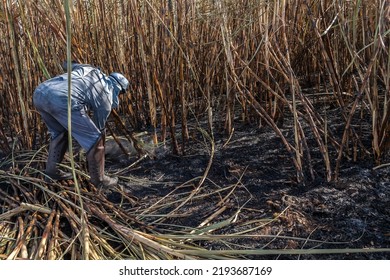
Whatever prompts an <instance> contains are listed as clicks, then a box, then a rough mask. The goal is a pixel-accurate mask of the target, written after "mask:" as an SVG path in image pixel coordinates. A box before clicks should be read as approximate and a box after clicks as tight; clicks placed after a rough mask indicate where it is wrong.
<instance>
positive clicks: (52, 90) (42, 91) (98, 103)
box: [33, 64, 129, 187]
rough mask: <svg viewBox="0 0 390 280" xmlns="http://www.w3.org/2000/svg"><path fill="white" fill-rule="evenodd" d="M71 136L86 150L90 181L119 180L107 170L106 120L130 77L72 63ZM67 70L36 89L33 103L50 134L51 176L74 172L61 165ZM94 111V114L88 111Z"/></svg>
mask: <svg viewBox="0 0 390 280" xmlns="http://www.w3.org/2000/svg"><path fill="white" fill-rule="evenodd" d="M71 79H72V96H71V106H72V107H71V110H72V118H71V122H72V137H73V138H75V139H76V141H77V142H78V143H79V144H80V146H81V147H83V148H84V150H85V151H86V152H87V161H88V170H89V174H90V176H91V183H93V184H94V185H95V186H97V187H110V186H114V185H116V184H117V182H118V178H111V177H109V176H107V175H105V174H104V142H105V129H104V128H105V124H106V121H107V119H108V116H109V115H110V113H111V110H112V108H116V107H118V105H119V98H118V96H119V95H120V94H121V93H124V92H125V91H126V90H127V88H128V87H129V81H128V80H127V79H126V78H125V77H124V76H123V75H122V74H119V73H111V74H110V75H109V76H107V75H105V74H104V73H102V72H101V71H100V70H99V69H98V68H95V67H92V66H91V65H85V64H72V73H71ZM67 98H68V74H67V73H66V74H63V75H60V76H57V77H54V78H52V79H49V80H47V81H45V82H43V83H42V84H40V85H39V86H38V87H37V88H36V90H35V91H34V96H33V101H34V105H35V107H36V108H37V110H38V111H39V113H40V114H41V116H42V118H43V120H44V122H45V123H46V125H47V127H48V129H49V132H50V134H51V141H50V146H49V155H48V159H47V164H46V171H45V173H46V175H47V176H48V177H50V178H51V179H52V180H67V179H72V174H71V173H66V172H63V171H61V170H59V169H58V166H57V164H58V163H60V162H61V161H62V160H63V158H64V155H65V152H66V150H67V147H68V118H67V115H68V112H67V110H68V109H67V106H68V105H67ZM89 111H91V112H92V118H90V117H89V115H88V112H89Z"/></svg>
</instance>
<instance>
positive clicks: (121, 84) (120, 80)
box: [109, 72, 130, 93]
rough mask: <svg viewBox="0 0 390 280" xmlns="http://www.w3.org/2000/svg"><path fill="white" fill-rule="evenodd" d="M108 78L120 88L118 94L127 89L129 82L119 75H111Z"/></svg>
mask: <svg viewBox="0 0 390 280" xmlns="http://www.w3.org/2000/svg"><path fill="white" fill-rule="evenodd" d="M109 78H110V79H111V81H112V82H114V83H116V84H117V85H118V86H119V87H120V88H121V91H120V93H124V92H125V91H126V90H127V89H128V88H129V84H130V83H129V81H128V80H127V79H126V78H125V76H123V75H122V74H121V73H116V72H114V73H111V74H110V76H109Z"/></svg>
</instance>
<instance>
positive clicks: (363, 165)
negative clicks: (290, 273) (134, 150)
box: [106, 108, 390, 259]
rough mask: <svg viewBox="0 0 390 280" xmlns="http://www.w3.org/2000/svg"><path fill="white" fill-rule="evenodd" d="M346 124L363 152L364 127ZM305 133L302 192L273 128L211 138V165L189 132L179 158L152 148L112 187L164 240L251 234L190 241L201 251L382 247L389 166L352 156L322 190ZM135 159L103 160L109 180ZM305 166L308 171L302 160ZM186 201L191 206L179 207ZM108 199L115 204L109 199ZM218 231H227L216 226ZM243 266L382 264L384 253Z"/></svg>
mask: <svg viewBox="0 0 390 280" xmlns="http://www.w3.org/2000/svg"><path fill="white" fill-rule="evenodd" d="M327 114H328V116H333V120H332V122H331V124H330V125H331V131H332V132H334V133H335V137H341V133H342V127H343V122H342V121H341V120H340V114H339V112H338V111H337V109H335V110H334V111H332V110H331V108H330V109H329V110H328V111H327ZM303 123H304V122H303ZM353 125H356V126H358V127H359V128H360V131H363V132H362V133H363V134H364V133H366V134H367V137H365V138H364V137H363V138H364V140H365V141H366V143H364V144H365V145H366V146H367V147H370V141H371V140H370V138H369V121H367V122H366V123H364V122H363V123H359V124H353ZM205 127H207V126H205ZM304 129H305V131H307V141H308V144H309V147H310V148H311V151H310V155H311V158H310V163H311V165H312V166H313V170H314V171H315V173H314V178H313V179H312V178H311V176H310V172H309V171H308V168H306V170H305V171H304V172H305V176H306V178H307V180H306V181H305V183H302V182H301V183H298V182H297V180H296V177H297V176H296V175H297V174H296V171H295V168H294V165H293V162H292V160H291V156H290V155H289V154H288V153H287V152H286V149H285V147H284V145H283V144H282V142H281V141H280V138H279V137H278V136H277V135H276V134H275V132H274V131H273V130H272V129H270V128H269V127H267V126H259V125H255V124H251V125H249V124H243V123H240V122H237V124H236V125H235V130H234V133H233V134H232V135H231V137H229V135H226V134H224V133H223V132H214V135H213V137H214V144H215V148H214V154H213V156H211V153H212V151H211V144H210V143H211V142H210V141H209V140H208V139H207V137H205V136H204V133H203V134H202V133H201V132H200V131H197V133H194V134H193V135H191V137H190V140H189V142H188V143H187V145H186V148H185V153H184V154H183V155H180V156H177V155H174V154H172V152H171V148H170V145H169V144H166V145H165V146H164V145H163V146H160V147H158V148H156V150H155V158H146V159H144V160H141V161H139V162H138V163H137V164H135V165H134V166H133V167H132V168H130V169H127V170H126V171H125V172H124V173H122V174H121V175H123V176H125V177H128V178H131V179H130V180H122V179H123V178H122V179H121V178H120V179H121V182H122V184H123V186H124V187H125V190H126V192H127V193H128V194H129V195H131V196H133V197H136V198H137V199H138V205H136V206H132V207H135V209H137V211H138V212H142V209H150V208H151V207H154V208H155V209H156V210H155V214H156V216H158V217H160V215H168V216H167V218H166V219H165V220H163V221H162V220H161V219H160V218H156V217H153V216H151V217H149V218H145V219H146V221H147V222H148V223H149V224H151V225H153V224H154V223H156V222H157V221H158V222H159V223H160V226H159V228H160V230H163V231H166V233H171V232H174V231H175V230H176V231H179V230H180V229H183V228H184V229H189V228H199V229H204V228H207V227H209V228H207V229H208V230H209V231H210V234H215V235H226V234H234V233H237V234H239V233H241V234H242V233H244V232H247V234H248V235H250V237H247V238H238V239H234V238H232V239H221V240H218V241H213V242H210V241H197V242H198V244H200V245H202V246H203V247H205V248H208V249H214V250H221V249H230V250H234V249H311V248H317V249H340V248H344V249H345V248H349V249H350V248H357V249H362V248H390V207H389V205H390V167H386V166H383V167H382V168H378V169H375V168H374V167H375V164H374V162H373V161H372V160H371V158H372V157H370V156H368V155H367V156H364V153H365V152H364V151H360V150H359V151H358V153H359V154H360V156H359V160H355V161H354V160H353V155H351V159H348V157H346V159H345V160H343V161H342V163H341V166H340V174H339V179H338V180H337V181H332V182H328V181H327V180H326V176H325V170H324V163H323V159H322V156H321V153H320V152H319V149H318V148H316V147H317V146H316V144H315V140H314V139H313V137H312V136H311V135H310V130H309V129H308V127H305V128H304ZM217 130H218V129H215V131H217ZM282 133H283V134H284V135H285V136H286V137H287V138H289V139H291V137H293V134H292V123H291V120H290V122H289V121H288V120H287V121H285V124H284V128H283V129H282ZM338 139H340V138H338ZM330 146H331V145H329V147H330ZM330 154H331V164H332V166H335V158H336V157H337V155H336V154H335V151H332V150H331V149H330ZM388 159H389V157H388V156H387V158H384V161H385V162H386V160H387V161H388ZM135 160H136V158H135V157H130V158H123V156H122V157H121V156H114V155H113V154H111V155H108V156H107V164H106V165H107V168H106V169H107V170H108V171H109V172H110V170H111V172H113V171H115V170H117V168H118V167H122V168H123V167H124V166H128V165H129V164H130V163H134V162H135ZM209 163H211V165H210V168H209V169H208V168H207V167H208V164H209ZM304 165H305V166H306V167H308V166H309V164H308V160H307V161H305V164H304ZM333 169H334V168H333ZM191 193H192V194H194V195H193V196H192V197H191ZM186 197H189V198H190V199H188V201H186V203H185V204H183V205H181V202H183V201H185V198H186ZM110 199H111V200H113V201H115V200H118V199H119V198H118V197H117V196H116V195H115V193H113V194H111V197H110ZM163 205H164V206H163ZM159 219H160V220H159ZM224 222H228V225H224V226H222V224H223V223H224ZM161 225H165V228H164V226H161ZM249 257H250V258H267V259H389V258H390V253H348V254H321V255H307V254H306V255H268V256H249Z"/></svg>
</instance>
